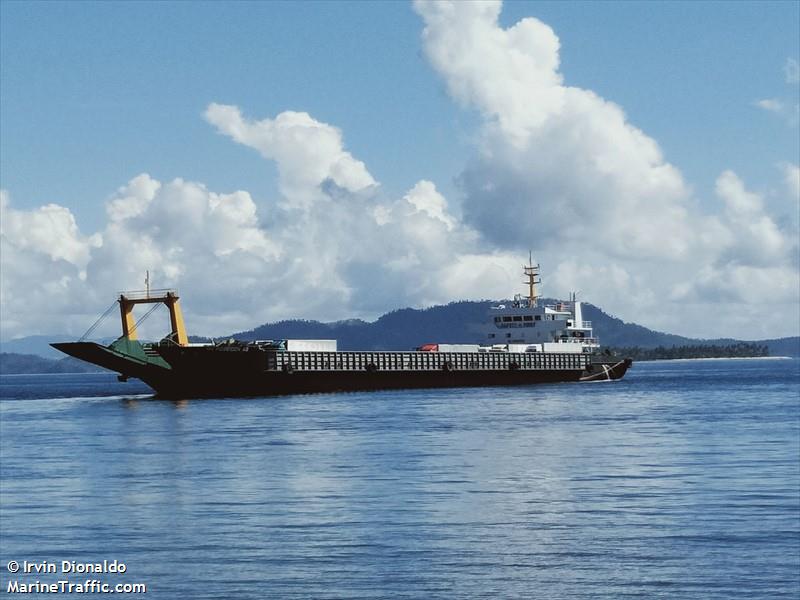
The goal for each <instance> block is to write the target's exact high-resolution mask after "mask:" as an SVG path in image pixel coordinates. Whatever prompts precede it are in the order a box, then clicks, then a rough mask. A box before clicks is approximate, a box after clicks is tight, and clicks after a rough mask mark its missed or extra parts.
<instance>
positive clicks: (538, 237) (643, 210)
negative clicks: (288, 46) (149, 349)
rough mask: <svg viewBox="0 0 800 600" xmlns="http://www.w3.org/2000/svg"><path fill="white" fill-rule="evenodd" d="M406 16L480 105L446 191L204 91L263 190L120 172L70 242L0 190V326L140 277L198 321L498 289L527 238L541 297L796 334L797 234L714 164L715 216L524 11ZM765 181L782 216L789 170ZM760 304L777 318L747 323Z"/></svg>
mask: <svg viewBox="0 0 800 600" xmlns="http://www.w3.org/2000/svg"><path fill="white" fill-rule="evenodd" d="M415 8H416V10H417V12H418V13H419V14H420V15H421V16H422V19H423V21H424V30H423V43H424V49H425V53H426V55H427V57H428V59H429V60H430V63H431V65H432V66H433V68H434V69H435V70H436V71H437V72H438V73H439V74H440V75H441V77H442V78H443V80H444V81H445V83H446V85H447V89H448V90H449V92H450V94H451V95H452V97H453V98H454V99H455V100H456V101H457V102H458V103H459V104H460V105H462V106H464V107H467V108H471V109H474V110H476V111H477V112H478V113H479V115H480V116H481V118H482V124H481V129H480V132H479V136H477V139H478V143H477V146H476V150H475V154H474V156H473V157H472V159H471V160H470V161H469V163H468V164H467V165H466V167H465V168H464V170H463V172H462V173H461V174H460V175H459V176H458V182H459V185H460V190H461V193H462V195H461V197H458V198H445V197H444V195H443V194H442V193H441V192H440V191H439V190H438V189H437V187H436V184H435V182H432V181H428V180H420V181H418V182H415V183H411V182H410V184H409V189H408V191H407V192H406V193H405V194H401V195H398V196H394V197H392V196H390V195H388V194H387V193H386V192H384V191H383V190H382V188H381V186H380V183H379V182H378V181H376V179H375V178H374V177H373V175H372V174H371V173H370V172H369V170H368V168H367V165H366V164H365V162H363V161H362V160H360V159H359V158H357V157H354V156H353V155H352V154H351V153H350V152H349V151H348V150H347V148H346V146H345V140H344V135H343V133H342V132H341V131H340V130H339V129H338V128H336V127H335V126H333V125H331V124H328V123H324V122H321V121H318V120H316V119H315V118H313V117H312V116H311V115H309V114H307V113H303V112H293V111H285V112H281V113H280V114H277V115H275V116H272V117H268V118H263V117H258V118H251V117H248V116H245V115H244V114H243V113H242V111H241V110H240V109H239V108H238V107H237V106H232V105H223V104H210V105H209V106H208V108H207V110H206V111H205V113H204V117H205V119H206V121H207V122H208V123H209V124H211V125H212V126H213V127H214V128H215V129H216V130H217V131H218V132H219V133H220V134H222V135H224V136H226V137H228V138H230V139H231V140H232V141H234V142H236V143H238V144H242V145H243V146H246V147H248V148H251V149H252V150H254V151H256V152H258V153H259V154H260V155H261V156H263V157H264V158H265V159H266V160H269V161H274V163H275V165H276V166H277V172H278V190H279V193H278V196H277V197H275V198H254V197H253V196H251V194H249V193H248V192H247V191H244V190H234V191H224V192H220V191H214V190H210V189H208V187H207V186H205V185H204V184H203V183H201V182H196V181H186V180H183V179H180V178H175V179H172V180H171V181H163V182H162V181H157V180H156V179H154V178H153V177H151V176H150V175H149V174H147V173H142V174H140V175H138V176H136V177H133V178H132V179H131V180H130V181H129V182H128V183H127V184H125V185H123V186H122V187H120V188H119V189H118V190H117V191H116V193H115V194H113V196H112V197H111V198H109V199H108V201H107V203H106V215H107V223H106V224H105V225H104V227H103V228H102V229H101V230H100V231H98V232H96V233H94V234H92V235H87V234H85V233H82V232H81V231H80V230H79V228H78V225H77V223H76V222H75V219H74V217H73V215H72V214H71V212H70V211H69V209H68V208H65V207H63V206H58V205H54V204H53V205H48V206H44V207H41V208H38V209H34V210H19V209H15V208H14V207H13V205H12V203H11V201H10V199H9V197H8V195H7V194H6V193H5V192H3V194H2V197H0V200H1V203H0V208H2V256H1V257H0V258H1V259H2V270H0V271H1V273H2V285H1V286H0V291H1V292H2V305H3V312H2V335H3V337H12V336H14V335H21V334H30V333H47V332H57V331H63V330H64V329H69V330H70V331H71V332H72V333H80V332H81V329H83V328H85V327H86V326H88V324H90V323H91V322H92V320H93V319H92V317H93V316H94V315H96V314H97V313H98V312H100V311H101V310H102V309H103V308H104V307H105V306H106V305H107V304H108V302H110V300H111V298H110V297H109V296H110V295H111V294H113V293H114V292H116V291H118V290H122V289H129V288H131V287H134V288H135V287H141V282H142V279H143V275H144V272H145V270H150V272H151V279H152V280H153V283H154V285H156V286H158V287H177V288H179V289H180V291H181V293H182V295H183V296H184V299H185V304H184V309H185V311H186V317H187V322H188V325H189V328H190V330H191V331H192V332H196V333H203V334H221V333H229V332H232V331H235V330H239V329H246V328H250V327H252V326H255V325H257V324H260V323H262V322H265V321H269V320H276V319H282V318H289V317H305V318H316V319H337V318H351V317H357V316H361V317H365V316H366V317H370V316H375V315H377V314H379V313H381V312H384V311H386V310H391V309H394V308H398V307H402V306H421V305H429V304H434V303H441V302H447V301H451V300H456V299H462V298H502V297H508V296H509V295H511V294H513V293H514V292H516V291H519V279H518V277H519V271H520V268H521V262H522V259H523V258H524V257H525V256H527V250H528V249H529V248H533V249H534V250H535V251H536V253H537V255H538V258H539V261H540V262H541V263H542V265H543V267H544V274H545V288H544V291H545V293H546V294H548V295H552V296H562V297H564V296H566V294H567V293H568V292H569V291H572V290H581V292H582V297H583V298H585V299H587V300H590V301H592V302H594V303H596V304H599V305H600V306H603V307H605V308H607V309H609V310H611V311H612V312H614V313H616V314H618V315H620V316H623V317H624V318H625V319H626V320H634V321H638V322H641V323H644V324H646V325H649V326H652V327H657V328H661V329H664V330H669V331H675V332H678V333H684V334H689V335H699V336H715V335H717V336H722V335H742V336H746V335H750V336H753V337H758V336H763V337H766V336H771V335H779V334H781V333H786V332H787V328H788V332H793V331H796V330H797V328H798V327H799V326H800V324H798V323H797V302H798V294H800V292H799V291H798V288H800V281H799V280H798V270H797V267H798V265H797V239H798V234H797V230H796V227H797V225H796V223H795V224H788V225H787V224H786V223H783V222H781V221H777V220H775V219H773V218H772V217H771V216H770V215H769V214H768V210H767V205H766V202H765V199H764V194H763V193H761V192H759V191H753V190H751V189H748V187H747V186H746V184H745V182H744V181H742V180H741V178H740V177H739V176H738V175H737V174H736V173H734V172H732V171H725V172H724V173H722V174H720V176H719V177H718V179H717V181H716V186H715V195H716V198H715V200H716V202H717V210H715V211H710V212H708V213H705V212H703V211H702V210H700V208H699V205H700V203H699V202H698V199H697V198H695V197H694V195H693V192H692V190H691V189H690V187H689V186H688V185H687V184H686V182H684V180H683V176H682V174H681V173H680V171H679V170H678V169H677V168H676V167H675V166H673V165H672V164H670V163H669V162H668V161H667V160H666V159H665V157H664V156H663V154H662V151H661V149H660V148H659V146H658V143H657V142H656V141H655V140H654V139H652V138H651V137H649V136H648V135H647V134H646V133H644V132H643V131H641V130H640V129H638V128H637V127H635V126H634V125H633V124H631V123H630V122H629V121H628V119H627V117H626V115H625V113H624V111H623V110H622V108H621V107H619V106H618V105H616V104H614V103H613V102H610V101H608V100H606V99H603V98H601V97H600V96H598V95H597V94H596V93H594V92H592V91H591V90H585V89H581V88H578V87H574V86H569V85H568V84H567V82H566V77H565V75H564V74H562V73H561V71H560V60H559V49H560V42H559V39H558V36H557V35H556V34H555V32H554V31H553V30H552V28H550V27H549V26H548V25H546V24H545V23H542V22H541V21H538V20H536V19H532V18H529V19H523V20H522V21H520V22H518V23H516V24H515V25H513V26H512V27H509V28H503V27H501V26H500V25H499V22H498V17H499V13H500V8H501V7H500V4H499V3H497V2H437V3H416V4H415ZM388 143H390V141H389V142H388ZM784 180H785V184H786V186H787V188H788V189H789V191H790V193H791V194H793V195H792V196H790V197H791V198H792V200H791V202H792V204H791V205H790V210H796V207H797V203H796V198H797V196H798V195H799V194H798V187H799V186H798V169H797V166H796V165H786V166H785V167H784ZM265 208H267V209H268V210H261V209H265ZM259 215H261V217H259ZM265 215H266V216H265ZM32 274H35V276H32ZM764 300H770V302H771V307H772V310H773V313H772V314H773V317H775V316H780V318H771V319H764V320H762V321H759V322H756V323H754V322H753V319H752V314H753V312H752V309H753V307H754V306H755V305H756V304H760V303H763V301H764ZM65 315H69V318H65ZM711 315H713V317H712V316H711ZM732 327H741V330H737V329H734V330H732V329H731V328H732Z"/></svg>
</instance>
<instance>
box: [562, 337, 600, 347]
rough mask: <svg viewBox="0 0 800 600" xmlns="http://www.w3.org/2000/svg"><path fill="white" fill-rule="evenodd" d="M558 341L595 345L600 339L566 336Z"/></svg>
mask: <svg viewBox="0 0 800 600" xmlns="http://www.w3.org/2000/svg"><path fill="white" fill-rule="evenodd" d="M559 343H562V344H586V345H587V346H588V345H595V344H599V343H600V340H599V339H598V338H596V337H568V338H561V339H560V340H559Z"/></svg>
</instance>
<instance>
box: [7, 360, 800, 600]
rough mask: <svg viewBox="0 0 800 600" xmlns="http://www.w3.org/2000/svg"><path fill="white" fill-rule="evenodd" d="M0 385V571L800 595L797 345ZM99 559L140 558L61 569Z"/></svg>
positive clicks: (304, 592)
mask: <svg viewBox="0 0 800 600" xmlns="http://www.w3.org/2000/svg"><path fill="white" fill-rule="evenodd" d="M0 392H1V395H2V400H1V401H0V502H1V504H0V507H1V510H0V562H1V563H2V564H1V565H0V582H1V584H2V592H0V594H6V592H7V589H8V585H9V582H14V581H17V582H19V583H33V582H35V581H37V580H38V581H40V582H41V583H52V582H56V581H59V580H70V581H73V582H81V583H84V582H85V580H86V579H95V580H97V581H101V582H104V583H107V584H111V585H116V584H132V583H144V584H146V586H147V593H146V594H145V595H141V597H143V598H493V599H494V598H547V599H550V598H615V599H616V598H681V599H684V598H726V599H727V598H793V599H796V598H798V595H800V361H797V360H717V361H686V362H660V363H639V364H636V365H635V366H634V368H633V369H632V370H631V371H629V373H628V375H627V377H626V378H625V379H624V380H622V381H619V382H604V383H594V384H554V385H543V386H534V387H514V388H499V389H467V390H435V391H393V392H381V393H352V394H330V395H327V394H326V395H316V396H294V397H283V398H277V399H266V398H265V399H252V400H234V399H218V400H199V401H188V402H179V403H175V402H168V401H157V400H152V399H150V398H149V396H148V390H147V388H146V387H144V386H143V385H141V384H136V383H133V382H129V383H124V384H122V383H118V382H117V381H116V379H115V378H114V376H112V375H106V374H101V375H43V376H8V377H2V379H0ZM102 560H107V561H114V560H116V561H118V562H124V563H125V565H126V567H127V570H126V572H125V573H124V574H119V573H116V574H115V573H105V574H96V573H95V574H91V575H86V574H66V575H64V574H62V572H61V569H62V564H61V561H75V562H76V563H86V562H92V563H95V562H99V561H102ZM9 561H17V562H18V563H19V565H20V567H22V566H23V565H24V563H23V561H29V562H30V561H36V562H43V561H49V562H50V563H52V564H57V566H58V570H59V571H58V573H57V574H53V573H49V574H48V573H45V574H36V573H27V574H23V573H21V572H20V573H17V574H12V573H10V572H9V566H8V563H9ZM12 566H13V565H12ZM126 597H127V596H126ZM134 597H139V596H134Z"/></svg>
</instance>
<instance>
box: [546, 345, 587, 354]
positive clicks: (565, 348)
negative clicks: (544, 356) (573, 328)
mask: <svg viewBox="0 0 800 600" xmlns="http://www.w3.org/2000/svg"><path fill="white" fill-rule="evenodd" d="M542 346H544V351H545V352H563V353H569V354H580V353H581V352H583V344H559V343H557V342H548V343H545V344H542Z"/></svg>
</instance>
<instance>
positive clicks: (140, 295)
mask: <svg viewBox="0 0 800 600" xmlns="http://www.w3.org/2000/svg"><path fill="white" fill-rule="evenodd" d="M167 294H172V295H173V296H177V295H178V292H177V291H176V290H173V289H168V288H164V289H158V290H129V291H127V292H119V293H118V294H117V295H118V296H125V297H126V298H127V299H128V300H142V299H146V298H151V297H153V298H159V297H163V296H166V295H167Z"/></svg>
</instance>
